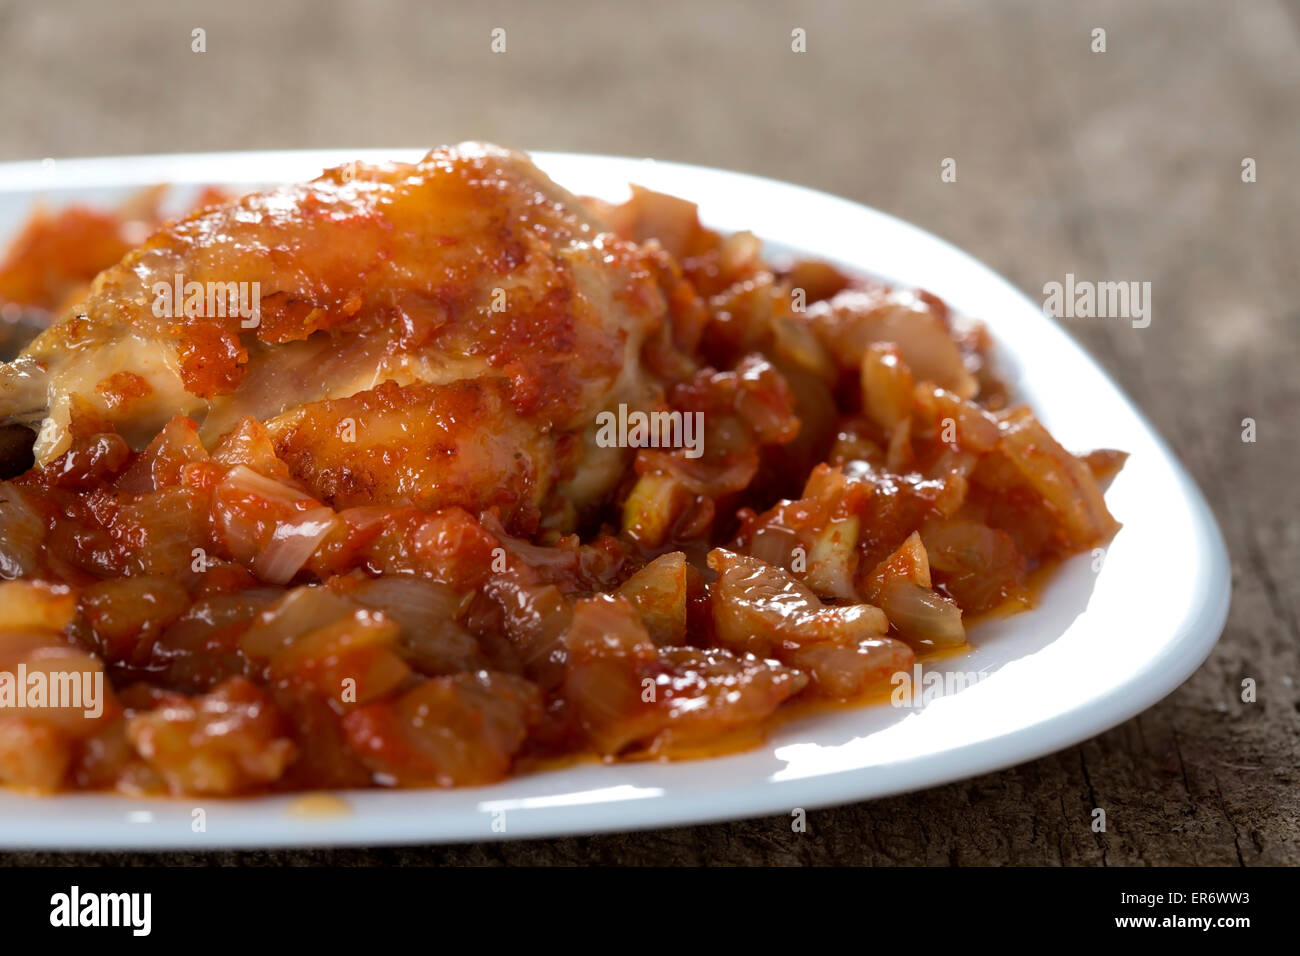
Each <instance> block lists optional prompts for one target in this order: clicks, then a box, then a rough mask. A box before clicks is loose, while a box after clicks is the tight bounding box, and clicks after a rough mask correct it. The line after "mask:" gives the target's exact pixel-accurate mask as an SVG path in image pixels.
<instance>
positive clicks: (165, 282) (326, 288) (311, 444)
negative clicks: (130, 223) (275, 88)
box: [0, 144, 666, 531]
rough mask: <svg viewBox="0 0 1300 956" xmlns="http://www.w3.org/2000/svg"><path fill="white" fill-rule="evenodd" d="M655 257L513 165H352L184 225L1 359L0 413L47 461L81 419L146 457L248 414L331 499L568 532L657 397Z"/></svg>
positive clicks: (604, 487)
mask: <svg viewBox="0 0 1300 956" xmlns="http://www.w3.org/2000/svg"><path fill="white" fill-rule="evenodd" d="M652 257H653V251H648V250H647V249H646V248H645V247H643V246H640V245H637V244H635V243H632V242H628V241H625V240H622V239H618V238H615V237H614V236H613V235H612V234H611V233H608V232H603V231H602V229H601V227H600V226H599V224H598V223H597V222H596V220H595V219H594V218H593V217H592V215H591V213H590V212H589V211H588V210H587V209H586V208H585V207H584V206H583V204H582V203H580V202H579V201H577V200H576V199H575V198H574V197H573V196H571V195H570V194H569V193H567V192H566V191H565V190H563V189H562V188H560V187H559V186H557V185H556V184H555V183H553V182H552V181H551V180H550V179H549V178H548V177H547V176H545V175H544V174H543V173H542V172H541V171H540V170H538V169H537V168H536V167H535V166H534V165H533V164H532V162H530V161H529V160H528V159H527V158H526V157H525V156H523V155H521V154H519V153H516V152H512V151H509V150H504V149H501V148H498V147H493V146H487V145H482V144H462V145H460V146H455V147H447V148H443V149H438V150H435V151H433V152H431V153H429V154H428V155H427V156H426V157H425V158H424V159H423V160H421V161H420V162H418V163H415V164H401V163H392V164H385V165H378V166H366V165H361V164H352V165H349V166H345V167H340V168H338V169H333V170H329V171H327V172H326V173H324V174H323V175H322V176H321V177H319V178H318V179H316V180H314V181H312V182H309V183H306V184H302V185H294V186H286V187H282V188H276V189H271V190H268V191H264V192H259V193H254V194H252V195H249V196H246V197H244V198H242V199H239V200H237V201H232V202H227V203H224V204H221V205H217V206H213V207H209V208H207V209H203V210H201V211H199V212H197V213H195V214H193V215H190V216H189V217H187V218H184V219H181V220H179V221H176V222H173V223H170V224H168V225H166V226H164V227H163V228H162V229H161V230H160V231H158V232H157V233H155V234H154V235H153V236H152V237H151V238H150V239H149V240H148V241H147V242H145V243H144V244H143V245H142V246H140V247H139V248H137V249H135V250H134V251H132V252H131V253H130V254H128V255H127V256H126V257H125V258H124V259H123V260H122V261H121V262H120V263H119V264H117V265H115V266H113V267H112V268H110V269H108V270H106V271H105V272H103V273H102V274H101V275H100V276H99V277H98V278H97V279H96V280H95V282H94V284H93V286H92V287H91V290H90V292H89V294H88V297H87V298H86V300H85V301H84V302H83V303H81V304H80V305H77V306H75V307H73V308H71V309H70V310H68V311H67V312H66V313H65V314H64V315H63V316H62V318H61V319H60V320H59V321H57V322H56V323H55V324H54V325H52V326H51V327H50V328H49V329H48V330H46V331H45V332H44V333H43V334H41V335H40V336H39V337H38V338H37V339H36V340H35V341H33V342H32V343H31V344H30V345H29V346H28V348H27V349H26V350H25V351H24V352H23V353H22V354H21V355H20V356H19V358H18V359H17V360H16V361H14V362H13V363H11V364H9V365H8V366H4V367H3V368H0V420H3V421H5V422H8V423H13V422H20V423H23V424H26V425H28V426H29V427H32V428H33V430H35V431H36V432H37V438H36V442H35V448H34V454H35V459H36V462H37V464H38V465H48V464H49V463H50V462H52V461H54V460H55V459H57V458H58V457H59V456H60V455H62V454H63V453H64V452H65V451H67V449H68V448H69V446H70V443H71V434H70V426H71V424H72V421H73V419H74V417H75V416H76V415H77V414H83V415H94V416H97V417H98V418H99V419H100V420H102V421H103V422H105V423H106V424H107V425H109V426H111V427H112V429H113V430H115V431H116V432H117V433H118V434H120V435H121V436H122V437H123V438H124V439H125V440H126V441H127V442H128V443H129V444H130V445H131V446H132V447H133V448H135V449H137V450H138V449H140V448H142V447H144V446H145V445H146V444H147V443H148V442H149V441H150V439H151V438H153V436H154V435H156V434H157V433H158V432H159V430H160V429H161V428H163V426H165V425H166V423H167V422H168V421H170V420H171V419H172V418H173V417H175V416H176V415H186V416H189V417H191V418H193V419H194V420H195V421H196V422H197V423H198V426H199V436H200V438H201V440H202V441H203V442H204V444H205V445H208V446H209V447H211V446H212V445H213V444H215V443H216V442H217V441H218V440H219V439H220V438H221V437H222V436H223V435H226V434H228V433H230V432H231V431H233V430H234V429H235V428H236V427H237V426H238V425H239V423H240V422H241V421H242V420H244V419H245V418H249V417H251V418H253V419H256V420H258V421H260V422H263V423H264V424H265V426H266V429H267V432H268V433H269V435H270V437H271V439H272V440H273V442H274V443H275V449H276V453H277V454H278V455H279V456H281V457H282V458H283V459H284V460H285V461H286V462H288V463H289V465H290V468H291V471H292V473H293V477H294V478H296V479H297V480H298V481H300V482H301V483H303V484H304V485H305V486H306V487H307V488H308V490H310V491H311V492H312V493H313V495H315V496H316V497H317V498H318V499H319V500H321V501H323V502H326V503H328V504H332V505H338V506H346V505H348V504H353V503H357V502H360V501H365V502H367V503H373V504H380V505H393V506H400V505H416V506H420V507H424V508H438V507H445V506H453V505H454V506H460V507H463V508H465V509H466V510H468V511H470V512H471V513H477V512H479V511H480V510H482V509H484V508H487V507H492V506H495V507H497V508H499V510H500V513H501V515H502V519H503V521H505V523H506V526H507V527H508V528H510V529H512V530H521V531H529V530H532V529H534V528H536V527H537V526H538V525H539V524H549V525H552V526H557V527H561V528H563V527H565V526H566V525H570V524H571V523H572V522H573V520H574V518H575V515H576V514H577V513H578V512H580V511H581V510H582V509H584V508H587V507H589V506H592V505H593V504H595V503H598V502H599V501H600V500H601V499H602V498H604V497H606V496H607V495H608V494H609V493H610V492H611V490H612V489H613V486H614V485H615V484H616V482H617V481H618V478H619V476H620V474H621V472H622V470H623V468H624V466H625V465H626V463H627V461H626V452H624V451H621V450H619V449H609V448H602V447H598V445H597V444H596V442H595V441H594V434H595V422H596V418H597V415H598V414H599V413H600V412H601V411H602V410H606V409H610V408H613V407H616V406H617V405H618V404H619V403H620V402H627V403H629V404H633V405H639V404H643V403H644V402H645V401H646V400H647V398H648V396H649V395H651V394H652V389H653V386H652V383H650V382H649V380H648V378H647V377H646V376H645V375H644V373H643V370H642V365H641V362H640V361H639V352H640V349H641V347H642V344H643V342H644V341H645V340H646V339H647V338H648V337H649V336H651V335H652V334H653V333H655V332H656V331H657V330H658V329H660V328H661V327H662V326H663V323H664V317H665V312H666V305H665V299H664V295H663V294H662V292H661V291H660V288H659V286H658V285H657V282H656V278H655V276H656V273H655V268H654V263H653V261H652ZM178 293H179V294H178Z"/></svg>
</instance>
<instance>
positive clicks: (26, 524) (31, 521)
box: [0, 481, 45, 581]
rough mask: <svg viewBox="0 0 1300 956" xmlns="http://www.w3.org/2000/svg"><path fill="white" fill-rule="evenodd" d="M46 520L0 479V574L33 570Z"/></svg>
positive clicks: (21, 574) (7, 576)
mask: <svg viewBox="0 0 1300 956" xmlns="http://www.w3.org/2000/svg"><path fill="white" fill-rule="evenodd" d="M44 540H45V522H44V521H42V520H41V516H40V515H39V514H37V513H36V509H34V508H33V507H32V506H31V505H30V504H28V502H27V499H26V498H24V497H23V495H22V492H20V491H19V490H18V489H17V488H15V487H14V486H13V485H11V484H10V483H9V482H7V481H0V578H3V579H4V580H6V581H12V580H14V579H15V578H21V577H25V576H27V575H30V574H33V573H34V572H35V571H36V555H37V552H38V551H39V550H40V548H41V543H42V542H43V541H44Z"/></svg>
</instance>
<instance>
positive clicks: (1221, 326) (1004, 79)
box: [0, 0, 1300, 866]
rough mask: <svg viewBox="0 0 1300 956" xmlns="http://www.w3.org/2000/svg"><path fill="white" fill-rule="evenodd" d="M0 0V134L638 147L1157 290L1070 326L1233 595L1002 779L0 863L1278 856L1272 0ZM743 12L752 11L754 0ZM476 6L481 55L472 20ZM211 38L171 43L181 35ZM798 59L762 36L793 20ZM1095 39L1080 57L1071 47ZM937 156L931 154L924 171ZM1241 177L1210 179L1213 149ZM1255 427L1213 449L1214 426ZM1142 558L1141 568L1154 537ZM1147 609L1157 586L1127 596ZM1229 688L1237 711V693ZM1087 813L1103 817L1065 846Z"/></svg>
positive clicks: (1278, 495)
mask: <svg viewBox="0 0 1300 956" xmlns="http://www.w3.org/2000/svg"><path fill="white" fill-rule="evenodd" d="M632 7H633V5H626V4H609V3H603V2H591V3H574V4H571V5H570V6H569V7H568V8H567V9H568V11H569V15H567V16H562V15H559V14H558V13H557V12H556V10H555V8H553V7H552V6H551V5H549V4H548V5H544V6H543V5H538V4H532V3H527V2H519V3H515V4H492V5H476V6H472V7H470V8H468V9H466V10H463V11H458V12H452V11H450V10H443V11H439V10H437V9H434V8H433V7H432V6H428V7H426V6H425V5H417V4H414V3H412V4H409V5H408V4H390V3H364V4H363V3H355V4H349V3H342V2H324V3H322V2H307V0H299V2H296V3H285V4H276V5H273V6H272V5H267V6H266V7H265V8H264V9H263V10H261V11H259V12H258V14H257V15H255V16H249V15H248V14H247V13H246V12H245V11H247V10H248V8H247V7H244V6H242V5H228V4H220V3H216V2H210V3H187V2H171V3H167V4H150V3H144V2H140V0H124V2H119V3H115V4H111V5H106V4H99V3H94V2H89V0H87V2H80V3H63V4H47V5H37V4H28V3H24V4H18V3H3V4H0V71H3V77H4V82H3V83H2V84H0V129H3V130H4V133H3V136H2V137H0V158H4V159H28V158H36V157H42V156H76V155H97V154H104V153H135V152H154V151H159V152H164V151H181V150H185V151H188V150H207V149H243V148H248V149H256V148H268V147H286V146H293V147H309V146H337V145H350V144H356V145H357V146H390V145H401V144H430V145H432V144H436V143H441V142H444V141H454V140H460V139H468V138H486V139H492V140H497V141H500V142H503V143H507V144H511V145H518V146H521V147H530V148H549V149H568V150H580V151H594V152H609V153H621V154H633V155H653V156H656V157H658V158H663V159H677V160H684V161H690V162H698V163H704V164H708V165H714V166H721V167H728V168H733V169H738V170H744V171H749V172H755V173H760V174H764V175H768V176H773V177H777V178H781V179H787V180H793V181H796V182H801V183H805V184H807V185H810V186H815V187H818V188H822V189H826V190H829V191H831V192H835V193H839V194H842V195H845V196H849V197H852V198H854V199H858V200H861V201H863V202H866V203H868V204H870V205H873V206H876V207H878V208H881V209H884V210H887V211H889V212H891V213H894V214H896V215H899V216H902V217H903V218H906V219H908V220H911V221H913V222H916V223H918V224H920V225H922V226H924V227H926V228H928V229H931V230H933V231H934V232H936V233H938V234H939V235H942V236H945V237H946V238H949V239H951V240H952V241H954V242H956V243H957V244H958V245H960V246H962V247H964V248H966V249H968V250H970V251H971V252H972V253H974V254H975V255H976V256H977V257H978V258H980V259H982V260H983V261H985V262H987V263H989V264H990V265H992V266H993V267H994V268H996V269H997V270H999V271H1000V272H1002V273H1003V274H1005V275H1007V276H1008V277H1010V278H1011V279H1012V280H1013V281H1014V282H1016V283H1017V284H1018V285H1020V286H1021V287H1022V288H1024V289H1025V290H1026V291H1028V292H1029V293H1030V294H1031V295H1038V294H1040V293H1038V292H1037V291H1036V290H1040V289H1041V287H1042V284H1043V283H1044V282H1046V281H1051V280H1053V279H1056V280H1060V279H1062V277H1063V276H1064V274H1065V273H1067V272H1073V273H1075V274H1076V275H1078V276H1080V277H1093V278H1098V279H1102V278H1111V279H1136V280H1144V281H1150V282H1151V283H1152V286H1153V321H1152V323H1151V325H1150V327H1149V328H1146V329H1142V330H1135V329H1132V328H1131V327H1129V326H1128V325H1127V324H1124V323H1117V322H1104V321H1100V320H1093V321H1091V322H1088V321H1079V322H1068V323H1067V327H1068V329H1069V331H1070V332H1071V333H1072V334H1074V335H1076V336H1077V337H1078V338H1080V339H1081V340H1082V341H1083V342H1084V343H1085V344H1086V346H1087V347H1088V348H1089V349H1090V350H1091V351H1092V352H1093V354H1095V355H1096V356H1098V357H1099V359H1100V360H1101V362H1102V363H1103V364H1104V365H1105V366H1106V367H1107V368H1108V369H1109V370H1110V371H1111V372H1112V373H1113V374H1114V375H1115V377H1116V378H1117V379H1118V380H1119V381H1120V382H1121V383H1122V384H1123V385H1124V386H1125V387H1126V389H1127V390H1128V392H1129V394H1130V395H1132V396H1133V398H1134V399H1135V400H1136V401H1137V402H1138V403H1139V404H1140V405H1141V406H1142V408H1143V409H1144V410H1145V411H1146V413H1147V414H1148V415H1149V416H1150V418H1151V419H1152V420H1153V421H1154V423H1155V424H1156V426H1157V427H1158V428H1159V429H1160V431H1161V432H1162V434H1164V436H1165V437H1166V438H1167V439H1168V440H1169V441H1170V442H1171V444H1172V445H1173V447H1174V448H1176V449H1177V450H1178V451H1179V452H1180V454H1181V455H1182V457H1183V460H1184V461H1185V462H1186V464H1187V466H1188V467H1189V469H1190V470H1191V472H1192V473H1193V475H1194V476H1195V477H1196V479H1197V481H1198V482H1199V483H1200V485H1201V487H1202V489H1203V490H1204V491H1205V493H1206V495H1207V496H1208V498H1209V500H1210V502H1211V505H1212V507H1213V508H1214V510H1215V512H1216V514H1217V515H1218V517H1219V520H1220V522H1221V524H1222V527H1223V530H1224V533H1225V535H1226V537H1227V541H1228V546H1229V548H1230V550H1231V552H1232V556H1233V563H1234V592H1233V606H1232V614H1231V617H1230V619H1229V622H1228V627H1227V630H1226V633H1225V634H1224V637H1223V639H1222V641H1221V642H1220V644H1219V646H1218V647H1217V649H1216V650H1215V651H1214V653H1213V655H1212V656H1211V658H1210V660H1209V661H1208V662H1207V663H1206V664H1205V666H1203V667H1202V668H1201V669H1200V670H1199V671H1198V672H1197V673H1196V674H1195V676H1193V677H1192V679H1191V680H1189V681H1188V682H1187V683H1186V684H1185V685H1184V686H1183V687H1182V688H1181V689H1179V690H1178V691H1177V692H1175V693H1174V694H1173V695H1171V696H1170V697H1169V698H1168V699H1167V700H1165V701H1164V702H1162V703H1160V704H1159V705H1157V706H1155V707H1153V708H1151V709H1150V710H1148V711H1147V712H1146V713H1144V714H1142V715H1141V716H1140V717H1138V718H1136V719H1134V720H1131V721H1129V722H1128V723H1126V724H1124V725H1123V726H1121V727H1118V728H1116V729H1115V730H1113V731H1111V732H1109V733H1106V734H1103V735H1102V736H1100V737H1098V738H1096V739H1093V740H1090V741H1088V742H1086V743H1085V744H1083V745H1081V746H1078V747H1074V748H1072V749H1070V750H1067V751H1064V752H1062V753H1059V754H1056V755H1054V756H1050V757H1047V758H1045V759H1042V760H1038V761H1035V762H1033V763H1030V764H1026V765H1024V766H1021V767H1017V768H1015V769H1011V770H1007V771H1004V772H1001V773H996V774H991V775H988V776H984V777H981V778H978V779H975V780H971V781H967V782H963V783H959V784H954V785H951V786H946V787H941V788H938V789H934V790H929V791H926V792H923V793H916V794H910V795H907V796H902V797H897V798H894V799H889V800H879V801H875V802H871V803H865V804H858V805H854V806H848V807H842V808H839V809H834V810H826V811H818V812H813V813H811V814H810V816H809V824H810V825H809V831H808V832H807V833H804V834H795V833H792V832H791V830H790V826H789V821H788V818H785V817H778V818H772V819H765V820H752V821H745V822H737V823H731V824H727V825H720V826H707V827H694V828H687V829H680V830H669V831H659V832H650V833H637V834H626V835H615V836H601V837H593V838H586V839H569V840H550V841H536V842H524V843H504V844H478V845H463V846H449V847H423V848H401V849H380V850H347V851H340V852H326V851H318V852H302V853H240V854H166V855H163V856H147V855H132V856H130V857H117V856H112V855H87V856H78V857H61V856H59V855H57V854H37V853H22V854H9V855H8V856H7V858H6V862H12V863H19V862H34V861H41V862H58V861H59V860H65V859H76V860H82V861H103V862H115V861H119V860H123V859H130V860H133V861H142V862H151V861H152V862H163V861H165V862H170V863H209V862H221V863H231V862H238V863H243V864H250V865H251V864H269V865H279V864H284V863H290V862H295V863H296V862H334V863H342V864H366V863H402V864H418V863H469V864H478V863H508V864H531V863H560V864H588V863H687V864H702V863H715V864H735V863H759V864H798V863H851V864H941V865H942V864H1006V863H1017V864H1049V865H1055V864H1065V865H1089V866H1091V865H1108V866H1119V865H1142V864H1227V865H1236V864H1243V865H1260V864H1291V865H1295V864H1297V863H1300V759H1298V754H1300V688H1298V687H1297V683H1296V681H1297V678H1298V677H1300V674H1298V673H1297V671H1298V668H1297V656H1298V654H1300V650H1298V648H1300V634H1298V633H1297V627H1296V618H1297V609H1296V586H1295V580H1296V576H1297V574H1298V573H1300V522H1297V516H1298V515H1300V507H1298V505H1300V502H1298V498H1300V492H1297V483H1296V475H1295V465H1296V462H1297V455H1296V451H1295V445H1294V439H1295V434H1296V431H1295V419H1296V416H1297V413H1298V412H1300V381H1298V377H1297V369H1298V368H1300V307H1298V306H1297V302H1300V277H1298V276H1297V268H1296V240H1297V232H1298V227H1297V225H1296V224H1297V222H1300V188H1298V187H1297V177H1300V133H1298V130H1300V3H1298V2H1297V0H1247V2H1238V3H1232V4H1222V3H1216V2H1213V0H1197V2H1189V0H1160V2H1144V3H1141V4H1132V3H1125V2H1119V0H1116V2H1105V3H1087V4H1070V5H1068V6H1066V5H1062V4H1043V3H1035V2H1032V0H1008V2H995V3H984V4H973V3H964V2H957V0H951V2H913V3H907V4H894V3H880V4H859V3H847V2H846V3H843V4H832V3H818V4H806V5H790V6H788V7H785V8H778V7H777V6H776V5H767V4H764V5H756V4H744V3H741V2H738V0H737V2H731V0H728V2H718V0H711V2H709V3H695V2H689V0H673V2H657V3H653V4H640V5H636V6H635V8H632ZM760 7H761V9H760ZM496 26H503V27H505V28H506V30H507V36H508V48H507V53H506V54H504V55H492V54H491V53H490V52H489V51H488V35H489V31H490V30H491V29H492V28H493V27H496ZM195 27H203V28H204V29H205V30H206V31H207V46H208V49H207V52H206V53H204V54H193V53H191V52H190V40H189V37H190V31H191V30H192V29H193V28H195ZM795 27H802V28H804V29H805V30H806V31H807V37H808V52H807V53H805V54H801V55H800V54H793V53H791V52H790V31H791V30H792V29H793V28H795ZM1095 27H1102V28H1104V29H1105V30H1106V31H1107V51H1106V52H1105V53H1094V52H1092V51H1091V49H1090V45H1091V31H1092V30H1093V28H1095ZM944 157H953V158H955V159H956V160H957V163H958V179H957V181H956V182H955V183H947V184H945V183H941V182H940V179H939V164H940V161H941V160H942V159H943V158H944ZM1244 157H1253V158H1254V159H1255V160H1256V161H1257V163H1258V182H1255V183H1253V184H1246V183H1243V182H1242V181H1241V161H1242V159H1243V158H1244ZM1246 417H1251V418H1254V419H1256V420H1257V422H1258V441H1257V442H1256V443H1255V444H1243V443H1242V441H1241V440H1240V431H1241V424H1240V423H1241V420H1242V419H1243V418H1246ZM1151 560H1152V561H1153V562H1157V561H1159V560H1160V556H1159V555H1158V554H1156V555H1152V556H1151ZM1152 600H1159V595H1152ZM1244 677H1254V678H1255V679H1256V680H1257V681H1258V686H1259V699H1258V702H1257V703H1254V704H1243V703H1242V702H1241V701H1240V696H1239V695H1240V683H1241V680H1242V679H1243V678H1244ZM1098 806H1100V807H1103V808H1105V809H1106V811H1107V815H1108V824H1109V826H1108V831H1107V832H1106V833H1105V834H1102V835H1098V834H1094V833H1093V832H1092V831H1091V829H1090V828H1089V820H1090V816H1089V814H1090V811H1091V809H1092V808H1093V807H1098Z"/></svg>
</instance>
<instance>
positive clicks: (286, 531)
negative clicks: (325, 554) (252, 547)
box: [253, 508, 338, 584]
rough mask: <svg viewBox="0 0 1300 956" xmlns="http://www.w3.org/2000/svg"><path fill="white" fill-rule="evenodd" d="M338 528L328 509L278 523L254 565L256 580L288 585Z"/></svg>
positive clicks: (331, 511)
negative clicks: (318, 547)
mask: <svg viewBox="0 0 1300 956" xmlns="http://www.w3.org/2000/svg"><path fill="white" fill-rule="evenodd" d="M337 526H338V516H337V515H335V514H334V512H333V510H332V509H330V508H313V509H312V510H310V511H304V512H302V513H301V514H299V515H295V516H294V517H292V518H290V519H288V520H287V521H282V522H280V523H279V524H278V525H276V527H275V530H274V531H273V532H272V533H271V540H270V541H268V542H267V543H266V545H265V546H264V547H263V548H262V550H261V551H260V552H258V555H257V558H256V559H255V560H254V562H253V565H254V567H255V569H256V571H257V576H258V577H260V578H261V579H262V580H263V581H266V582H268V583H270V584H287V583H288V582H289V581H290V580H291V579H292V578H293V576H294V575H295V574H297V573H298V571H299V570H300V569H301V568H302V566H303V565H304V564H306V563H307V559H308V558H310V557H311V556H312V554H314V553H315V551H316V548H317V546H318V545H319V544H320V543H321V542H322V541H323V540H325V537H326V536H327V535H328V534H329V533H330V532H331V531H333V530H334V529H335V528H336V527H337Z"/></svg>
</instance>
